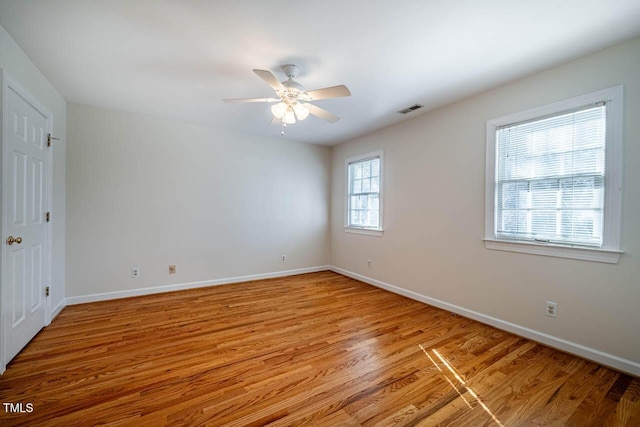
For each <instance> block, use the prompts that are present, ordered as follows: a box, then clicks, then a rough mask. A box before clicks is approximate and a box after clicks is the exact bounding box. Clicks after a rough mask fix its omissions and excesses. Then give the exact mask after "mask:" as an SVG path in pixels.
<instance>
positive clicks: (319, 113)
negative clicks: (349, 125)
mask: <svg viewBox="0 0 640 427" xmlns="http://www.w3.org/2000/svg"><path fill="white" fill-rule="evenodd" d="M302 105H304V106H305V107H307V108H308V109H309V113H311V114H313V115H314V116H316V117H319V118H321V119H324V120H326V121H328V122H329V123H335V122H337V121H338V120H340V117H338V116H336V115H335V114H333V113H330V112H328V111H327V110H324V109H322V108H320V107H318V106H316V105H313V104H308V103H304V104H302Z"/></svg>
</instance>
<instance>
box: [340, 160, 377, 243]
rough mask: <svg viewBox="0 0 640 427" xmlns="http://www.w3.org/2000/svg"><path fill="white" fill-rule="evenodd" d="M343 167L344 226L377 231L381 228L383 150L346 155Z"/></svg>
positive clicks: (368, 232) (370, 232)
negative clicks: (344, 183) (344, 192)
mask: <svg viewBox="0 0 640 427" xmlns="http://www.w3.org/2000/svg"><path fill="white" fill-rule="evenodd" d="M346 169H347V171H346V172H347V209H346V214H345V230H346V231H355V232H365V233H366V234H379V233H380V232H381V231H382V151H376V152H374V153H369V154H366V155H363V156H358V157H352V158H349V159H347V161H346Z"/></svg>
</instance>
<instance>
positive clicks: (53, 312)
mask: <svg viewBox="0 0 640 427" xmlns="http://www.w3.org/2000/svg"><path fill="white" fill-rule="evenodd" d="M66 306H67V300H66V298H63V299H62V301H60V304H58V306H57V307H56V308H54V309H53V310H51V321H53V319H55V318H56V316H57V315H58V314H60V312H61V311H62V310H64V308H65V307H66Z"/></svg>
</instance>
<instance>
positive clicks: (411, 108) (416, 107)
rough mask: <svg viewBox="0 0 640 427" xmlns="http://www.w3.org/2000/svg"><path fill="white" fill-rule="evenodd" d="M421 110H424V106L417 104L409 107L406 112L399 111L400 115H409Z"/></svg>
mask: <svg viewBox="0 0 640 427" xmlns="http://www.w3.org/2000/svg"><path fill="white" fill-rule="evenodd" d="M420 108H422V105H420V104H416V105H412V106H411V107H407V108H405V109H404V110H400V111H398V113H400V114H407V113H410V112H412V111H416V110H419V109H420Z"/></svg>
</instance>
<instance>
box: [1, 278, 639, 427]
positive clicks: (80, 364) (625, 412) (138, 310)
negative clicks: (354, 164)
mask: <svg viewBox="0 0 640 427" xmlns="http://www.w3.org/2000/svg"><path fill="white" fill-rule="evenodd" d="M0 399H1V400H2V402H8V403H13V404H17V403H22V404H26V403H31V404H32V405H33V412H30V413H26V412H25V413H11V412H7V410H0V425H3V426H5V425H6V426H12V425H46V426H69V425H95V424H107V425H125V426H128V425H133V426H136V427H140V426H163V425H211V426H262V425H271V426H290V425H313V426H318V425H320V426H377V425H380V426H416V425H428V426H431V425H436V424H439V425H455V426H474V427H475V426H483V425H487V426H490V425H504V426H512V425H513V426H521V425H549V426H562V425H566V426H590V425H594V426H595V425H611V426H636V425H640V424H639V420H640V379H638V378H632V377H630V376H628V375H624V374H621V373H618V372H615V371H613V370H610V369H607V368H604V367H602V366H599V365H597V364H595V363H592V362H588V361H585V360H583V359H580V358H577V357H574V356H571V355H568V354H566V353H562V352H560V351H556V350H553V349H550V348H548V347H545V346H543V345H540V344H537V343H535V342H531V341H528V340H526V339H524V338H520V337H517V336H514V335H512V334H509V333H507V332H504V331H500V330H497V329H495V328H492V327H489V326H487V325H483V324H480V323H477V322H475V321H472V320H470V319H467V318H464V317H461V316H453V315H451V314H450V313H448V312H445V311H443V310H439V309H436V308H434V307H430V306H428V305H425V304H422V303H420V302H417V301H414V300H410V299H407V298H404V297H401V296H398V295H395V294H392V293H389V292H386V291H384V290H381V289H378V288H375V287H372V286H369V285H366V284H364V283H361V282H359V281H356V280H353V279H350V278H347V277H345V276H341V275H339V274H336V273H332V272H319V273H311V274H305V275H298V276H290V277H285V278H278V279H268V280H259V281H251V282H244V283H238V284H232V285H225V286H214V287H209V288H199V289H192V290H187V291H178V292H171V293H165V294H156V295H149V296H144V297H136V298H128V299H122V300H115V301H103V302H98V303H91V304H82V305H76V306H70V307H67V308H66V309H65V310H64V311H63V312H62V313H61V314H60V315H59V316H58V317H57V318H56V319H55V320H54V321H53V322H52V324H51V325H50V326H49V327H47V328H46V329H44V330H43V331H41V332H40V333H39V334H38V335H37V336H36V337H35V338H34V339H33V340H32V341H31V343H29V345H28V346H27V347H26V348H25V349H24V350H23V351H22V352H21V353H20V354H19V355H18V356H17V357H16V358H15V359H14V360H13V361H12V362H11V363H10V364H9V366H8V368H7V371H6V372H5V374H4V375H3V376H1V377H0ZM14 408H16V407H15V406H14Z"/></svg>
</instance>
